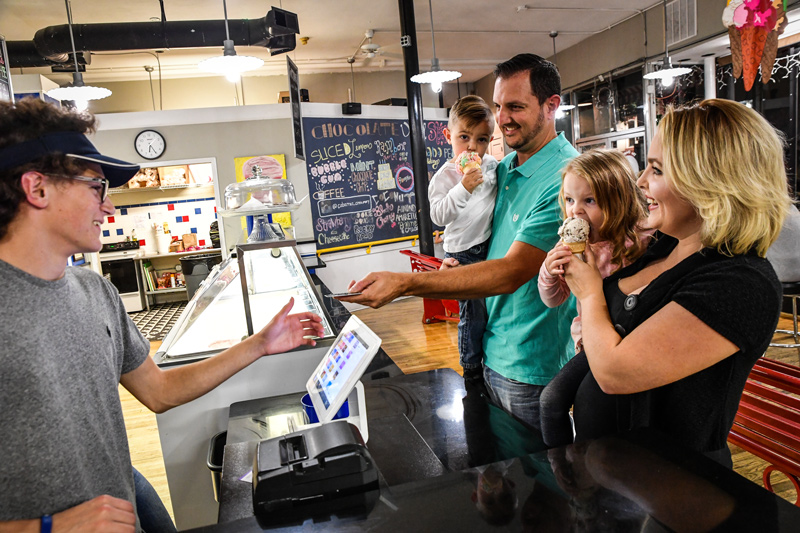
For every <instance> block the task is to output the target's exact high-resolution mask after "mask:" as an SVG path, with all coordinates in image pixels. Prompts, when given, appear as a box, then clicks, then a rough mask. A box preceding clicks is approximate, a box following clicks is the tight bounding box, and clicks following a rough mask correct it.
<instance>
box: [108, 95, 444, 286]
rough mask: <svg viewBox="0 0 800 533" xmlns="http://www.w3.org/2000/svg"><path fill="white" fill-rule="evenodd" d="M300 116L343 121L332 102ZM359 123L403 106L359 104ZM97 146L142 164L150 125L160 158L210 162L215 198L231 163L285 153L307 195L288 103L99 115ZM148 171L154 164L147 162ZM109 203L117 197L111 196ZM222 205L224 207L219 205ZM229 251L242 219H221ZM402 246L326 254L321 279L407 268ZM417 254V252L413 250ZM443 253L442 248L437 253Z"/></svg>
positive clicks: (307, 228)
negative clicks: (163, 144) (142, 142)
mask: <svg viewBox="0 0 800 533" xmlns="http://www.w3.org/2000/svg"><path fill="white" fill-rule="evenodd" d="M302 112H303V116H307V117H331V118H335V117H341V116H343V115H342V114H341V106H340V105H337V104H314V103H309V104H303V105H302ZM423 113H424V116H425V119H428V120H430V119H443V118H446V114H445V110H444V109H430V108H426V109H424V111H423ZM359 117H361V118H386V119H406V120H407V119H408V111H407V109H406V108H405V107H388V106H364V108H363V113H362V114H361V115H359ZM98 119H99V127H98V131H97V133H96V134H95V136H94V139H93V140H94V143H95V145H96V146H97V147H98V149H99V150H100V151H101V152H102V153H107V154H109V155H111V156H113V157H118V158H120V159H123V160H128V161H133V162H139V163H143V164H144V163H147V162H145V161H142V160H141V159H140V158H139V157H138V156H137V154H136V152H135V150H134V145H133V141H134V138H135V137H136V134H137V133H138V132H140V131H141V130H143V129H146V128H152V129H156V130H158V131H159V132H161V133H162V134H163V135H164V137H165V139H166V141H167V150H166V152H165V153H164V156H163V159H164V160H167V161H170V162H178V161H181V160H187V159H207V158H211V157H213V158H215V159H216V166H217V177H218V183H217V194H218V195H220V194H221V191H224V190H225V187H226V186H227V185H229V184H231V183H234V182H235V181H236V178H235V168H234V158H236V157H242V156H253V155H268V154H284V155H285V156H286V167H287V168H286V174H287V178H288V179H289V180H290V181H291V182H292V183H293V185H294V188H295V195H296V197H297V198H298V199H300V198H303V197H304V196H306V195H307V194H308V179H307V173H306V167H305V162H304V161H302V160H299V159H296V158H295V157H294V155H293V154H294V148H293V147H294V144H293V137H292V129H291V110H290V106H289V104H270V105H248V106H244V107H230V108H228V107H225V108H206V109H192V110H173V111H156V112H154V111H148V112H134V113H115V114H107V115H100V116H99V117H98ZM148 164H150V166H152V162H150V163H148ZM112 199H114V198H112ZM218 207H221V205H218ZM292 218H293V224H294V226H295V234H296V236H297V238H298V239H313V238H314V232H313V226H312V220H311V209H310V207H309V204H308V201H306V202H304V203H303V205H302V206H301V207H300V208H299V209H298V210H297V211H294V212H293V213H292ZM221 226H222V227H224V229H222V228H221V231H225V232H226V233H225V242H226V243H227V245H228V247H229V248H230V247H231V246H233V245H235V244H236V242H237V241H238V240H239V237H240V236H241V234H242V230H241V221H240V219H239V218H238V217H237V218H231V219H226V220H225V224H224V225H223V224H221ZM410 247H411V241H409V242H407V243H399V244H389V245H381V246H375V247H373V248H372V249H371V251H370V253H367V250H366V248H364V249H357V250H354V251H348V252H339V253H336V254H323V256H322V257H323V260H325V261H326V262H327V263H328V264H329V266H328V267H327V268H324V269H320V270H318V274H319V275H320V278H321V279H323V281H325V282H326V284H327V285H329V287H330V288H331V289H333V290H344V288H346V286H347V282H349V281H350V280H351V279H358V278H360V277H361V276H362V275H363V274H366V273H367V272H369V271H372V270H392V271H397V272H408V271H410V263H409V261H408V258H407V257H406V256H404V255H402V254H400V253H398V251H397V250H398V249H401V248H410ZM417 249H418V248H417ZM439 253H440V254H441V251H439Z"/></svg>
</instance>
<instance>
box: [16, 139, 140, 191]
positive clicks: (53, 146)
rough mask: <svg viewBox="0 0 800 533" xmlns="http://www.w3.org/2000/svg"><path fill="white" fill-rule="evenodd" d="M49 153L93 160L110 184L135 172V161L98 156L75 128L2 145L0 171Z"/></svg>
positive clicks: (120, 183)
mask: <svg viewBox="0 0 800 533" xmlns="http://www.w3.org/2000/svg"><path fill="white" fill-rule="evenodd" d="M50 154H63V155H65V156H67V157H71V158H73V159H81V160H83V161H89V162H90V163H97V164H98V165H100V168H102V169H103V175H105V177H106V179H107V180H108V182H109V185H110V186H111V187H119V186H120V185H125V184H126V183H127V182H128V181H129V180H130V179H131V178H132V177H133V176H134V175H135V174H136V173H137V172H138V171H139V165H137V164H134V163H128V162H127V161H122V160H119V159H114V158H113V157H108V156H106V155H102V154H101V153H99V152H98V151H97V148H95V147H94V145H93V144H92V142H91V141H90V140H89V138H88V137H86V135H84V134H83V133H80V132H77V131H60V132H57V133H48V134H47V135H42V136H41V137H38V138H36V139H31V140H29V141H24V142H21V143H17V144H13V145H11V146H6V147H5V148H3V149H2V150H0V171H2V170H8V169H11V168H14V167H18V166H20V165H24V164H25V163H30V162H32V161H36V160H37V159H41V158H42V157H45V156H46V155H50Z"/></svg>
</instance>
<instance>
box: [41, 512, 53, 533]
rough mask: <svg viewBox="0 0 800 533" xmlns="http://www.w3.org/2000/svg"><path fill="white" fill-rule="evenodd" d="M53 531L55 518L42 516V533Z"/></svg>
mask: <svg viewBox="0 0 800 533" xmlns="http://www.w3.org/2000/svg"><path fill="white" fill-rule="evenodd" d="M52 530H53V517H52V516H50V515H49V514H45V515H42V529H41V532H42V533H50V532H51V531H52Z"/></svg>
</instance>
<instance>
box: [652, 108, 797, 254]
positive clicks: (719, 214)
mask: <svg viewBox="0 0 800 533" xmlns="http://www.w3.org/2000/svg"><path fill="white" fill-rule="evenodd" d="M658 131H659V132H660V133H661V143H662V146H663V158H664V161H663V164H664V173H665V176H666V180H667V181H668V182H669V184H670V185H671V186H672V187H673V188H674V189H675V191H676V192H677V193H678V194H679V195H681V196H682V197H684V198H685V199H686V200H688V201H689V202H690V203H691V204H692V205H693V206H694V207H695V209H697V212H698V214H699V215H700V218H701V219H702V221H703V225H702V229H701V239H702V243H703V245H704V246H708V247H713V248H716V249H717V250H718V251H719V252H720V253H722V254H725V255H735V254H744V253H746V252H748V251H750V250H754V251H755V252H756V253H758V255H759V256H761V257H764V256H765V255H766V253H767V248H769V247H770V245H771V244H772V243H773V242H775V239H777V238H778V234H779V233H780V231H781V227H782V226H783V220H784V218H785V217H786V214H787V213H788V209H789V205H790V203H791V199H790V197H789V193H788V183H787V181H786V170H785V168H784V164H783V146H784V142H783V138H782V135H781V134H780V133H779V132H777V131H776V130H775V128H773V127H772V126H771V125H770V124H769V122H767V121H766V119H764V117H762V116H761V115H759V114H758V113H757V112H755V111H753V110H752V109H750V108H748V107H746V106H744V105H742V104H739V103H736V102H733V101H731V100H718V99H712V100H704V101H702V102H700V103H699V104H697V105H694V106H690V107H685V108H681V109H675V108H672V107H670V108H668V109H667V112H666V114H665V115H664V117H663V118H662V119H661V123H660V124H659V127H658Z"/></svg>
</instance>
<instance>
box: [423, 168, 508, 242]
mask: <svg viewBox="0 0 800 533" xmlns="http://www.w3.org/2000/svg"><path fill="white" fill-rule="evenodd" d="M481 172H483V183H481V184H480V185H478V186H477V187H476V188H475V190H474V191H472V194H470V193H469V191H467V189H466V188H465V187H464V185H462V184H461V179H462V178H463V176H462V175H461V174H459V172H458V170H456V166H455V164H453V163H452V162H451V161H447V162H446V163H445V164H444V165H443V166H442V168H440V169H439V170H438V171H437V172H436V174H434V176H433V178H431V182H430V184H428V199H429V201H430V207H431V220H432V221H433V222H434V223H435V224H438V225H439V226H445V232H444V245H443V246H444V251H445V252H449V253H454V252H463V251H465V250H468V249H469V248H471V247H473V246H475V245H476V244H480V243H482V242H484V241H486V240H487V239H488V238H489V236H490V235H491V234H492V216H493V214H494V200H495V196H496V195H497V160H496V159H495V158H494V157H492V156H491V155H489V154H485V155H484V156H483V159H482V161H481Z"/></svg>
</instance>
